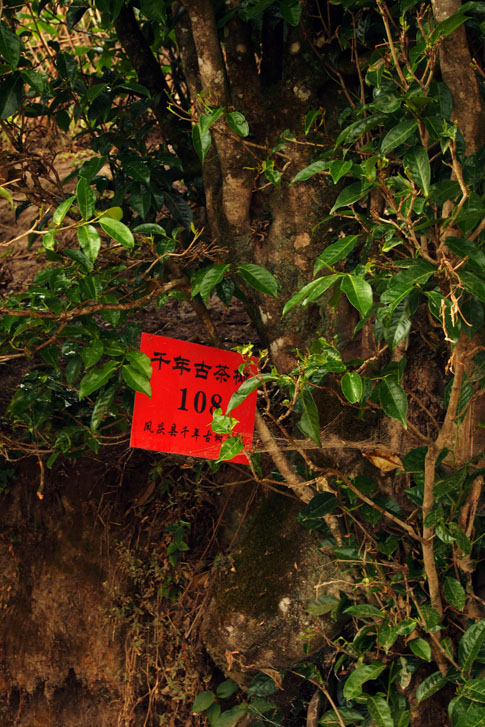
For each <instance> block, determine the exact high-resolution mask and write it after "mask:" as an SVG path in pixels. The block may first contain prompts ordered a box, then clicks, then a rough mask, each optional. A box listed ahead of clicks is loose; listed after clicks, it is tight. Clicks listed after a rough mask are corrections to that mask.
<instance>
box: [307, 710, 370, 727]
mask: <svg viewBox="0 0 485 727" xmlns="http://www.w3.org/2000/svg"><path fill="white" fill-rule="evenodd" d="M364 719H365V716H364V715H363V714H361V713H360V712H357V710H356V709H351V708H350V707H339V708H338V715H337V713H336V712H335V710H333V709H329V710H328V712H324V713H323V714H322V716H321V717H320V719H319V720H318V724H319V725H322V727H341V725H342V722H343V723H344V724H345V725H347V724H354V723H355V722H362V720H364Z"/></svg>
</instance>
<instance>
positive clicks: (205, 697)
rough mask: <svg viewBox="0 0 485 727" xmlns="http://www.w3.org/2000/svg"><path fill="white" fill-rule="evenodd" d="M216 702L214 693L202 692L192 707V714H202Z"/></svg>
mask: <svg viewBox="0 0 485 727" xmlns="http://www.w3.org/2000/svg"><path fill="white" fill-rule="evenodd" d="M215 700H216V697H215V694H214V692H210V691H207V692H200V694H198V695H197V696H196V698H195V699H194V703H193V705H192V712H193V713H194V714H200V713H201V712H205V710H206V709H208V708H209V707H210V706H211V704H213V703H214V702H215Z"/></svg>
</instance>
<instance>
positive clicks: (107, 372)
mask: <svg viewBox="0 0 485 727" xmlns="http://www.w3.org/2000/svg"><path fill="white" fill-rule="evenodd" d="M118 365H119V364H118V363H117V362H116V361H108V362H107V363H105V364H104V366H102V367H101V368H100V369H91V371H88V372H87V373H86V374H84V376H83V377H82V379H81V383H80V385H79V400H81V399H84V397H85V396H89V395H90V394H92V393H93V392H94V391H97V390H98V389H100V388H101V387H102V386H104V384H106V383H107V381H108V379H110V378H111V376H112V375H113V373H114V372H115V371H116V369H117V368H118Z"/></svg>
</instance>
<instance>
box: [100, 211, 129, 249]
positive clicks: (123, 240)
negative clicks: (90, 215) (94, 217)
mask: <svg viewBox="0 0 485 727" xmlns="http://www.w3.org/2000/svg"><path fill="white" fill-rule="evenodd" d="M99 224H100V226H101V229H102V230H104V232H106V234H107V235H109V237H111V238H112V239H113V240H116V242H119V243H120V245H123V247H126V249H127V250H130V251H131V250H133V248H134V246H135V239H134V237H133V233H132V232H131V230H130V229H129V228H128V227H127V226H126V225H125V224H124V223H123V222H120V221H119V220H113V219H111V218H110V217H101V219H100V220H99Z"/></svg>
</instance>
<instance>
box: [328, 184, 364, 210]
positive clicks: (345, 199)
mask: <svg viewBox="0 0 485 727" xmlns="http://www.w3.org/2000/svg"><path fill="white" fill-rule="evenodd" d="M373 186H374V185H373V184H368V183H367V182H354V183H353V184H350V185H349V186H348V187H345V189H342V191H341V192H340V194H339V195H338V197H337V199H336V200H335V203H334V205H333V207H332V209H331V210H330V214H333V213H334V212H335V211H336V210H338V209H340V208H341V207H350V205H352V204H354V203H355V202H358V201H359V200H360V199H362V197H365V196H366V195H367V194H369V192H370V190H371V189H372V187H373Z"/></svg>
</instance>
